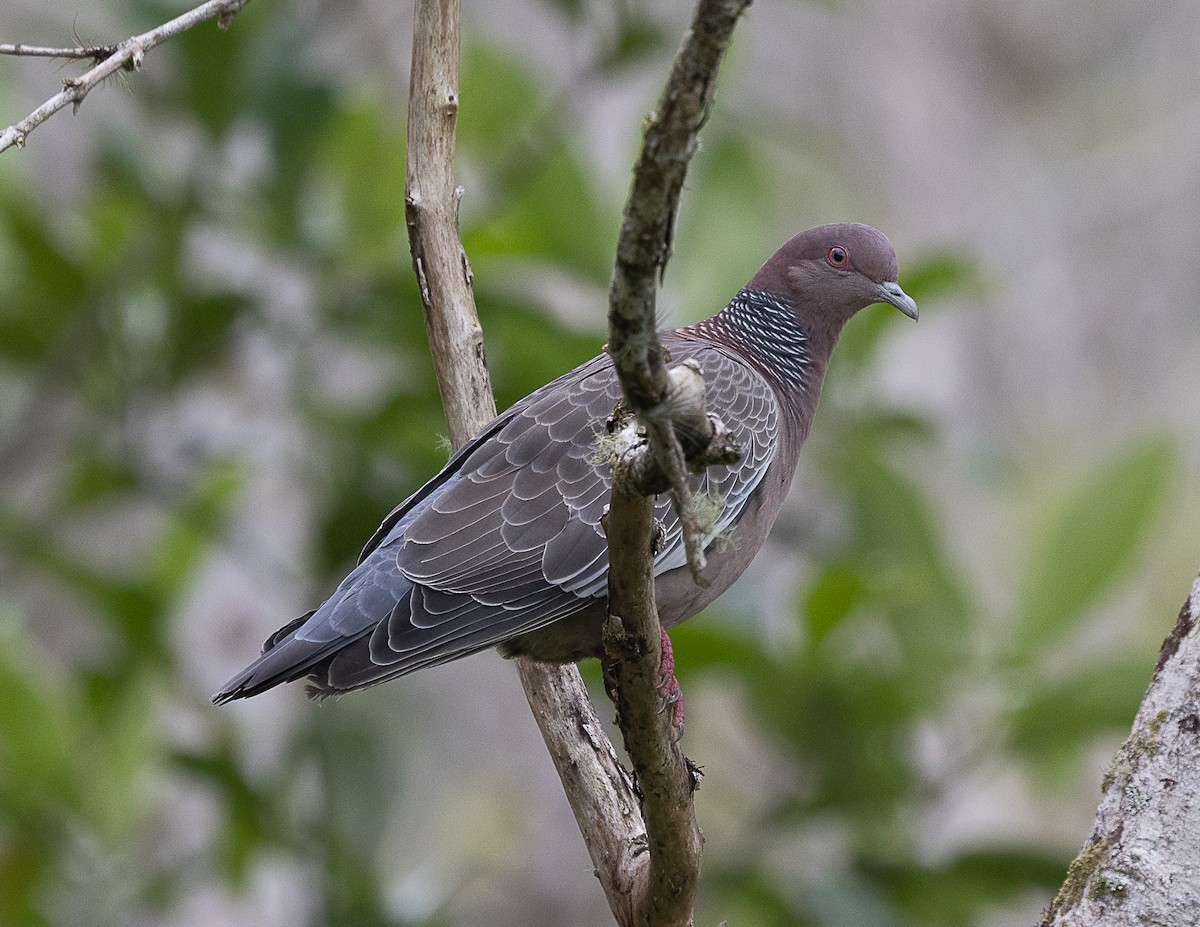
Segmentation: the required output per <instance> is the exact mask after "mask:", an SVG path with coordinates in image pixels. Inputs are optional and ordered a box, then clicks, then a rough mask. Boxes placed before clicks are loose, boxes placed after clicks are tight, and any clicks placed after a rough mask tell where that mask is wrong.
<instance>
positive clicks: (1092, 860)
mask: <svg viewBox="0 0 1200 927" xmlns="http://www.w3.org/2000/svg"><path fill="white" fill-rule="evenodd" d="M1108 844H1109V840H1108V838H1107V837H1104V838H1102V839H1100V840H1097V841H1095V842H1093V843H1089V844H1087V846H1085V847H1084V848H1083V849H1082V850H1080V852H1079V855H1078V856H1076V857H1075V859H1073V860H1072V861H1071V865H1070V866H1069V867H1067V878H1066V881H1064V882H1063V885H1062V888H1060V889H1059V890H1058V894H1057V895H1055V896H1054V901H1052V902H1051V903H1050V908H1049V909H1048V910H1047V911H1046V913H1045V915H1044V916H1043V917H1042V923H1041V927H1049V925H1050V924H1051V923H1052V922H1053V921H1054V918H1055V916H1056V915H1057V914H1058V912H1059V911H1063V910H1070V909H1072V908H1074V907H1075V906H1076V905H1077V904H1079V902H1080V900H1082V898H1083V893H1084V890H1085V889H1086V888H1087V885H1088V882H1090V881H1091V879H1092V876H1093V875H1094V874H1095V872H1096V870H1097V869H1099V868H1100V866H1101V864H1102V863H1103V862H1104V852H1105V851H1106V850H1107V849H1108Z"/></svg>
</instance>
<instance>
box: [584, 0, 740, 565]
mask: <svg viewBox="0 0 1200 927" xmlns="http://www.w3.org/2000/svg"><path fill="white" fill-rule="evenodd" d="M749 5H750V0H701V2H700V3H699V5H698V6H697V7H696V12H695V14H694V15H693V18H692V23H691V26H690V28H689V30H688V33H687V35H686V36H685V37H684V42H683V45H682V47H681V48H680V49H679V53H678V54H677V55H676V57H675V63H674V65H673V67H672V69H671V76H670V78H669V79H668V81H667V85H666V87H665V88H664V89H663V93H662V96H661V97H660V98H659V102H658V109H657V110H656V112H654V113H653V114H651V117H650V121H649V124H648V126H647V128H646V136H645V140H644V142H643V144H642V151H641V155H640V156H639V158H638V162H637V165H636V166H635V168H634V174H633V184H632V187H631V189H630V191H629V198H628V200H627V201H626V204H625V214H624V218H623V220H622V222H621V234H620V238H619V239H618V241H617V260H616V264H615V266H614V268H613V278H612V284H611V286H610V287H609V295H608V301H609V309H608V326H609V342H608V352H609V354H611V355H612V358H613V362H614V364H615V365H616V368H617V375H618V376H619V377H620V380H621V389H622V391H623V392H624V394H625V398H626V399H627V400H628V402H629V405H630V407H631V408H632V409H633V410H634V411H635V412H636V413H638V415H639V416H640V417H641V418H642V420H643V421H645V422H647V428H648V430H649V432H650V448H651V452H652V453H653V454H654V455H655V456H656V457H657V458H658V460H659V465H660V466H661V467H662V469H663V472H664V473H667V474H668V478H669V480H670V483H671V486H672V499H673V502H674V503H675V507H676V511H678V512H679V517H680V522H681V523H682V525H683V528H684V541H685V545H686V549H687V552H688V564H689V566H690V567H691V569H692V575H693V576H699V575H700V574H701V573H702V571H703V569H704V565H705V564H704V552H703V547H702V544H701V541H700V536H699V532H698V530H697V528H696V517H695V514H694V511H693V504H692V500H691V494H690V492H689V490H688V488H687V485H686V481H685V478H684V473H683V470H682V468H681V467H680V462H681V460H682V458H683V454H682V451H681V449H680V447H679V445H678V442H677V441H676V440H675V438H674V434H673V429H671V428H670V427H667V426H660V425H658V424H655V423H653V422H652V420H651V419H652V417H653V416H654V413H655V410H658V409H662V408H663V407H664V402H665V400H666V398H667V390H668V378H667V371H666V364H665V363H664V362H663V355H662V348H661V346H660V345H659V342H658V333H657V331H656V327H655V314H654V304H655V290H656V287H657V284H658V278H660V277H661V276H662V275H663V273H664V272H665V270H666V265H667V261H668V259H669V258H670V254H671V235H672V232H673V230H674V227H675V214H676V212H677V210H678V208H679V193H680V191H681V190H682V188H683V180H684V177H685V176H686V174H687V167H688V163H689V162H690V161H691V157H692V155H693V154H694V153H695V150H696V144H697V137H698V135H699V131H700V128H701V127H702V126H703V125H704V122H705V120H706V119H707V118H708V113H709V110H710V109H711V107H712V103H713V97H714V94H715V92H716V75H717V70H718V68H719V67H720V64H721V59H722V58H723V57H724V54H725V50H726V49H727V48H728V46H729V41H730V38H731V37H732V35H733V29H734V26H735V25H736V24H737V20H738V17H739V16H741V14H742V12H743V11H744V10H745V9H746V8H747V7H748V6H749Z"/></svg>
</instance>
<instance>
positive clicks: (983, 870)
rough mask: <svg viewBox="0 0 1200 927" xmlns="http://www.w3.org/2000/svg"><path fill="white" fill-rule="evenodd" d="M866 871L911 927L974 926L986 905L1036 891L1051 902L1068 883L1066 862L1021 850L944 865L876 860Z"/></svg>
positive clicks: (982, 854)
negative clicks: (1051, 895) (1065, 881)
mask: <svg viewBox="0 0 1200 927" xmlns="http://www.w3.org/2000/svg"><path fill="white" fill-rule="evenodd" d="M863 868H864V871H865V873H866V874H867V875H868V876H869V877H870V879H871V880H872V881H874V882H876V883H878V884H879V885H880V886H882V887H883V888H884V889H885V890H886V891H887V893H888V894H889V895H890V896H891V897H892V898H894V899H895V900H896V901H897V902H898V904H899V905H900V906H901V907H902V908H903V910H904V911H905V912H906V913H907V915H908V917H909V920H907V921H906V923H913V924H921V925H923V927H959V925H962V924H969V923H973V921H974V918H975V917H976V916H977V915H978V912H979V911H980V909H981V908H982V907H983V906H985V905H994V904H1001V903H1004V902H1006V901H1012V900H1015V899H1016V898H1018V897H1020V896H1021V895H1024V894H1028V893H1029V892H1031V891H1036V892H1039V893H1043V894H1046V896H1047V897H1049V893H1050V892H1052V891H1053V890H1054V889H1055V888H1057V887H1058V886H1059V885H1060V884H1061V883H1062V879H1063V863H1062V860H1059V859H1055V858H1053V857H1048V856H1045V855H1040V854H1036V853H1031V852H1021V851H1018V850H994V851H983V852H974V853H965V854H963V855H961V856H957V857H955V858H954V859H952V860H950V861H949V862H948V863H946V864H944V865H938V866H929V867H925V866H920V865H912V864H903V863H882V862H880V861H870V862H867V863H866V864H865V865H864V867H863Z"/></svg>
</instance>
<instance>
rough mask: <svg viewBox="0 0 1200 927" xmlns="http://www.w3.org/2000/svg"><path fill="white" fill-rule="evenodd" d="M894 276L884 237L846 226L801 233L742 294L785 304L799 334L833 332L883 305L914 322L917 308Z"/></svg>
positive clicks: (892, 252) (864, 227) (867, 229)
mask: <svg viewBox="0 0 1200 927" xmlns="http://www.w3.org/2000/svg"><path fill="white" fill-rule="evenodd" d="M898 273H899V268H898V266H897V263H896V251H895V249H894V248H893V247H892V243H891V242H890V241H888V240H887V236H886V235H884V234H883V233H882V232H880V231H877V230H876V229H873V228H871V226H869V225H863V224H862V223H859V222H850V223H844V224H840V225H821V226H818V227H817V228H813V229H809V230H808V231H807V232H801V233H800V234H799V235H797V236H795V237H794V238H792V239H791V240H790V241H788V242H787V244H785V245H784V246H783V247H782V248H780V249H779V250H778V251H776V252H775V254H773V255H772V256H771V258H770V259H769V260H768V261H767V262H766V263H765V264H763V266H762V267H761V268H760V269H759V271H758V273H756V274H755V275H754V277H753V278H751V280H750V283H749V284H748V288H750V289H756V290H761V291H765V292H767V293H770V294H772V295H774V296H777V297H780V298H782V299H784V300H786V301H787V302H788V303H789V304H790V305H791V306H792V308H793V310H794V311H795V313H796V317H797V318H796V320H797V322H799V323H800V325H801V327H802V328H805V329H809V328H812V327H814V326H820V327H826V326H828V327H830V328H832V329H833V330H834V331H835V332H836V330H838V329H840V328H841V326H842V325H843V324H845V322H846V320H847V319H849V318H850V316H852V315H854V313H856V312H858V310H859V309H863V308H865V307H867V306H870V305H872V304H873V303H889V304H891V305H893V306H895V307H896V308H897V309H899V310H900V311H901V312H903V313H904V314H905V315H906V316H908V317H909V318H910V319H914V320H915V319H916V318H917V304H916V303H915V302H913V300H912V297H910V296H909V295H908V294H907V293H905V292H904V290H902V289H900V284H899V283H897V282H896V278H897V276H898Z"/></svg>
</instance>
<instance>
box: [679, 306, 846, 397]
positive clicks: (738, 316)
mask: <svg viewBox="0 0 1200 927" xmlns="http://www.w3.org/2000/svg"><path fill="white" fill-rule="evenodd" d="M691 330H692V331H694V332H696V333H697V334H699V335H701V336H702V337H704V338H709V339H711V340H713V341H716V342H718V343H721V344H725V345H728V346H729V347H731V348H733V349H734V350H736V351H737V352H738V353H739V354H741V355H742V356H743V357H745V358H746V360H747V361H749V362H750V364H751V365H752V366H754V367H755V368H756V369H757V370H758V371H759V372H760V373H762V374H763V375H764V376H765V377H767V379H768V380H769V381H770V382H771V383H772V384H773V385H774V386H775V387H776V389H777V390H782V391H785V392H789V393H790V392H793V391H795V392H798V393H801V394H807V393H816V392H819V391H820V388H821V383H820V378H821V374H822V373H823V372H824V366H825V365H824V363H821V362H820V359H818V358H816V357H815V355H814V353H813V345H812V342H811V339H810V338H809V336H808V335H807V334H806V333H805V332H804V331H803V330H802V329H801V328H800V326H799V325H797V324H796V315H795V312H794V311H793V309H792V307H791V306H790V305H789V304H788V303H787V302H786V301H785V300H783V299H781V298H780V297H778V296H774V295H772V294H770V293H767V292H765V291H763V290H752V289H750V288H749V287H743V288H742V290H740V291H739V292H738V294H737V295H736V296H735V297H734V298H733V299H732V300H731V301H730V303H729V305H728V306H726V307H725V308H724V309H722V310H721V311H720V312H719V313H717V315H715V316H713V317H712V318H711V319H706V320H705V321H703V322H700V323H698V324H696V325H693V326H692V327H691Z"/></svg>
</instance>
